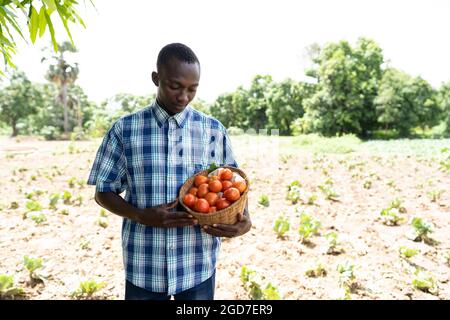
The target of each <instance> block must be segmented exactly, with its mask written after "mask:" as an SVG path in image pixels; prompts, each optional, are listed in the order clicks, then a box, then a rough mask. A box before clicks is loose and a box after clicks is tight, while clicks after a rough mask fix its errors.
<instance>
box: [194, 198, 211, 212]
mask: <svg viewBox="0 0 450 320" xmlns="http://www.w3.org/2000/svg"><path fill="white" fill-rule="evenodd" d="M194 210H195V211H197V212H202V213H208V211H209V203H208V201H206V200H205V199H198V200H197V202H196V203H195V205H194Z"/></svg>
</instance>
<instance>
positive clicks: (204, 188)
mask: <svg viewBox="0 0 450 320" xmlns="http://www.w3.org/2000/svg"><path fill="white" fill-rule="evenodd" d="M208 192H209V187H208V184H207V183H202V184H201V185H199V186H198V191H197V197H199V198H204V197H205V196H206V194H207V193H208Z"/></svg>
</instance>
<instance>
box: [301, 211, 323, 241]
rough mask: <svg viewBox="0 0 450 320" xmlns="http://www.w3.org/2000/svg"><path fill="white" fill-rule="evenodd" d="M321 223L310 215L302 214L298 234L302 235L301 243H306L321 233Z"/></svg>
mask: <svg viewBox="0 0 450 320" xmlns="http://www.w3.org/2000/svg"><path fill="white" fill-rule="evenodd" d="M320 225H321V223H320V221H319V220H317V219H315V218H314V217H312V216H311V215H310V214H307V213H305V212H302V213H301V214H300V225H299V228H298V233H299V235H300V241H301V242H303V243H306V242H308V241H309V238H310V237H311V236H313V235H316V234H318V233H319V228H320Z"/></svg>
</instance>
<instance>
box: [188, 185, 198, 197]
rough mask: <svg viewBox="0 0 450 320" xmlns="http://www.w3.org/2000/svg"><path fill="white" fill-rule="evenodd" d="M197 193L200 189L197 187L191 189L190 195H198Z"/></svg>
mask: <svg viewBox="0 0 450 320" xmlns="http://www.w3.org/2000/svg"><path fill="white" fill-rule="evenodd" d="M197 191H198V188H196V187H192V188H190V189H189V193H190V194H193V195H194V196H196V195H197Z"/></svg>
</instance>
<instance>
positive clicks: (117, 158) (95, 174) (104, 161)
mask: <svg viewBox="0 0 450 320" xmlns="http://www.w3.org/2000/svg"><path fill="white" fill-rule="evenodd" d="M121 132H122V130H121V122H120V121H117V122H115V123H114V125H113V126H112V127H111V129H109V131H108V132H107V133H106V135H105V137H104V138H103V141H102V144H101V145H100V147H99V149H98V151H97V155H96V157H95V160H94V164H93V165H92V169H91V172H90V175H89V178H88V181H87V184H88V185H95V186H96V191H98V192H115V193H117V194H120V193H122V192H123V191H125V189H126V188H127V175H126V160H125V154H124V147H123V143H122V139H121V137H122V134H121Z"/></svg>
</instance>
